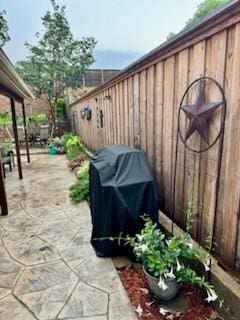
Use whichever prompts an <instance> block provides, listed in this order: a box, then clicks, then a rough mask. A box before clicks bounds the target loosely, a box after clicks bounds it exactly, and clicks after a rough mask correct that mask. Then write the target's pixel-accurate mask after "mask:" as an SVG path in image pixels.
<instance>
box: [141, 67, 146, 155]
mask: <svg viewBox="0 0 240 320" xmlns="http://www.w3.org/2000/svg"><path fill="white" fill-rule="evenodd" d="M146 77H147V75H146V71H145V70H144V71H142V72H141V73H140V133H141V141H140V143H141V149H142V150H144V151H147V132H146V118H147V117H146V114H147V78H146Z"/></svg>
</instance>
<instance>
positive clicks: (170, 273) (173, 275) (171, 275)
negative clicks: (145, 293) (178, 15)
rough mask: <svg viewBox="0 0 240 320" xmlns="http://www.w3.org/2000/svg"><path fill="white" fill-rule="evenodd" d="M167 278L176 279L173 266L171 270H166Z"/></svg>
mask: <svg viewBox="0 0 240 320" xmlns="http://www.w3.org/2000/svg"><path fill="white" fill-rule="evenodd" d="M165 274H166V278H169V279H175V278H176V277H175V274H174V273H173V267H171V270H170V272H166V273H165Z"/></svg>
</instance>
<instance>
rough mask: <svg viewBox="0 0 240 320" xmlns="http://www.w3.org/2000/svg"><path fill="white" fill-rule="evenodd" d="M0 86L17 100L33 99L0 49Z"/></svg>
mask: <svg viewBox="0 0 240 320" xmlns="http://www.w3.org/2000/svg"><path fill="white" fill-rule="evenodd" d="M0 85H2V86H4V87H5V88H6V89H7V90H8V91H9V92H10V93H13V95H14V96H16V97H17V98H25V99H28V100H29V99H30V100H33V99H34V95H33V94H32V92H31V91H30V90H29V88H28V87H27V85H26V84H25V83H24V81H23V80H22V78H21V77H20V76H19V74H18V73H17V71H16V70H15V68H14V66H13V64H12V62H11V61H10V60H9V58H8V57H7V55H6V54H5V53H4V51H3V50H2V49H0Z"/></svg>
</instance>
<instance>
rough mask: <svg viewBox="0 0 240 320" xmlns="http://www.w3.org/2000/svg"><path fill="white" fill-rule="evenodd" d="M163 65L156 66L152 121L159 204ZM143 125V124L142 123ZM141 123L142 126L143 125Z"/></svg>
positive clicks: (161, 185) (161, 191)
mask: <svg viewBox="0 0 240 320" xmlns="http://www.w3.org/2000/svg"><path fill="white" fill-rule="evenodd" d="M163 77H164V74H163V63H162V62H159V63H158V64H157V65H156V77H155V80H156V83H155V113H154V121H155V125H154V126H155V142H154V149H155V172H156V180H157V184H158V190H159V196H160V203H162V199H163V196H162V194H163V183H162V181H163V176H162V172H163V166H162V161H163V159H162V157H163V156H162V143H163V103H164V101H163ZM144 123H145V122H144ZM144 123H143V125H144Z"/></svg>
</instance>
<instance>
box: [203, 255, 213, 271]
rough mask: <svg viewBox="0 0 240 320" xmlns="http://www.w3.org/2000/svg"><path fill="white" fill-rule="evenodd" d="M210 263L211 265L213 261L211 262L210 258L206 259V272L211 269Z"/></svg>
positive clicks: (204, 263) (204, 262)
mask: <svg viewBox="0 0 240 320" xmlns="http://www.w3.org/2000/svg"><path fill="white" fill-rule="evenodd" d="M210 263H211V261H210V259H209V258H208V259H206V260H205V261H203V265H204V268H205V271H209V270H210V267H209V266H210Z"/></svg>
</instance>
